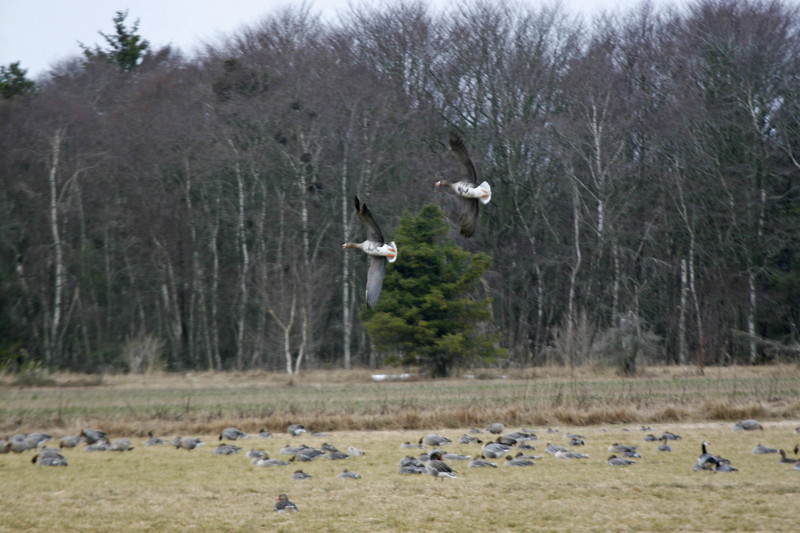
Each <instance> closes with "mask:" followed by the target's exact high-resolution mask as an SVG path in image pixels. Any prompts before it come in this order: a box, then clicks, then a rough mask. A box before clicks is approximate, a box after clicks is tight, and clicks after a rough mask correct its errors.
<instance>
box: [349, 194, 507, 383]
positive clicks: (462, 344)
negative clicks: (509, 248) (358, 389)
mask: <svg viewBox="0 0 800 533" xmlns="http://www.w3.org/2000/svg"><path fill="white" fill-rule="evenodd" d="M448 229H449V228H448V225H447V222H446V221H445V219H444V213H443V212H442V211H441V209H439V208H438V207H437V206H435V205H427V206H425V207H423V208H422V210H421V211H420V213H419V214H418V215H417V216H412V215H410V214H408V213H406V214H405V215H404V216H403V218H402V219H401V220H400V225H399V227H398V229H397V232H396V234H395V236H394V238H393V240H395V241H396V242H397V243H398V247H399V249H400V254H399V257H398V261H397V262H396V263H394V264H393V265H392V268H389V269H388V270H387V272H386V277H385V279H384V285H383V292H382V294H381V297H380V300H378V305H377V306H376V308H375V309H374V310H373V311H369V310H366V307H365V311H364V312H363V314H362V320H363V322H364V326H365V328H366V329H367V331H368V333H369V335H370V338H371V339H372V342H373V343H374V344H375V347H376V348H377V349H378V350H380V351H383V352H386V353H391V354H398V355H400V359H399V361H398V362H402V363H404V364H416V365H419V366H420V367H421V368H422V369H425V370H427V371H428V372H429V373H430V375H431V376H433V377H443V376H447V375H449V374H450V372H451V371H452V370H453V368H454V367H456V366H458V365H465V364H468V363H470V362H474V361H478V360H484V361H490V360H493V359H495V358H497V357H498V356H501V355H502V354H503V353H504V352H505V350H504V349H501V348H498V347H497V346H496V341H497V335H496V334H491V333H487V332H486V331H485V329H486V327H488V323H489V321H490V318H491V310H490V303H491V302H490V300H489V299H488V298H480V296H479V292H480V291H479V290H478V289H479V283H480V279H481V276H482V275H483V274H484V272H486V270H487V269H488V268H489V267H490V265H491V259H490V258H489V256H487V255H486V254H483V253H478V254H472V253H470V252H467V251H466V250H464V249H463V248H461V247H460V246H458V245H457V244H456V243H454V242H453V241H451V240H449V239H446V238H445V235H446V233H447V231H448Z"/></svg>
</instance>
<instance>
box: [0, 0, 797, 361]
mask: <svg viewBox="0 0 800 533" xmlns="http://www.w3.org/2000/svg"><path fill="white" fill-rule="evenodd" d="M115 22H117V23H118V25H117V29H118V30H119V29H120V27H119V22H120V21H119V20H118V19H115ZM122 29H123V32H124V29H125V27H124V25H123V27H122ZM798 30H800V13H799V12H798V8H797V6H796V5H795V4H794V3H793V2H790V1H788V0H786V1H778V0H776V1H768V0H699V1H695V2H692V3H690V4H689V5H688V6H686V7H685V8H682V9H680V10H677V9H675V10H672V9H664V10H660V9H656V8H654V7H652V6H651V5H648V4H647V3H643V4H641V5H640V6H638V7H636V8H635V9H633V10H631V11H628V12H625V13H619V14H616V15H615V16H610V15H609V16H607V17H605V18H600V19H597V20H593V21H581V20H580V19H578V18H576V17H575V16H574V14H572V13H570V12H568V11H566V10H564V9H563V8H560V7H553V6H544V7H540V6H538V4H537V5H536V6H526V5H524V4H522V3H511V2H509V3H507V4H501V3H497V2H480V1H475V2H467V3H456V5H454V6H453V7H451V8H450V9H448V10H446V11H445V12H443V13H435V12H433V11H431V10H429V9H428V8H427V7H426V5H425V4H424V2H413V1H407V2H397V3H393V4H389V5H387V6H383V7H381V8H378V9H370V8H360V9H356V10H353V11H349V12H347V13H346V14H343V16H342V17H341V18H340V19H338V20H337V21H335V22H327V21H323V20H321V19H319V18H317V17H316V16H315V15H314V14H313V13H312V12H310V11H309V10H307V9H306V8H304V7H301V8H291V9H286V10H280V11H274V12H270V13H267V14H265V17H264V18H263V19H262V20H261V21H258V22H254V23H253V24H252V26H250V27H249V28H246V29H243V30H241V31H240V32H238V33H236V34H233V35H230V36H228V37H227V39H226V40H225V42H223V43H217V44H214V45H208V46H207V47H206V49H205V50H204V52H203V53H202V54H201V55H200V56H199V57H197V58H192V59H187V58H185V57H184V56H182V54H181V53H180V51H179V50H175V49H170V48H163V49H159V50H151V49H140V50H139V51H140V52H141V56H140V57H138V58H137V60H136V61H135V62H134V63H131V62H130V57H127V58H126V60H127V61H128V63H126V65H127V66H128V67H130V68H121V64H120V63H119V62H116V61H114V60H113V59H114V56H113V54H107V53H101V50H100V49H99V48H98V49H97V50H95V51H94V52H93V53H87V54H86V56H85V57H75V58H69V59H66V60H65V61H63V62H62V63H61V64H59V65H58V66H56V67H54V68H53V69H52V70H51V72H49V74H48V75H47V76H46V77H45V78H44V79H41V80H37V87H36V91H34V92H32V93H30V94H22V95H17V96H14V97H11V98H7V99H5V100H2V101H0V135H2V137H1V138H0V139H1V140H0V143H2V150H0V179H2V186H0V213H2V216H0V358H1V360H0V364H5V365H6V367H13V366H17V367H19V365H29V364H35V365H43V366H46V367H48V368H53V369H69V370H77V371H102V370H107V369H114V368H118V369H121V368H130V369H132V370H134V371H138V370H142V369H144V368H147V367H148V366H154V365H164V366H166V367H167V368H169V369H176V370H177V369H193V368H197V369H205V368H214V369H224V368H237V369H247V368H267V369H276V370H291V371H294V370H297V369H298V368H301V367H309V368H320V367H325V366H342V365H344V366H345V367H350V366H351V365H366V364H369V363H370V362H371V363H373V364H379V363H380V361H381V357H383V356H385V355H388V354H381V353H376V352H375V350H374V349H373V348H372V346H371V343H370V339H369V336H368V335H367V334H366V332H365V330H364V328H363V327H362V325H361V323H360V322H359V313H360V312H361V311H362V309H363V307H362V304H363V301H364V298H363V287H364V277H365V275H366V272H365V270H366V262H365V261H364V258H363V257H362V256H357V255H356V254H354V253H343V252H342V250H341V243H342V242H345V241H346V240H359V239H362V238H363V228H362V227H361V226H360V222H359V221H358V219H357V217H356V216H355V214H354V212H353V208H352V198H353V196H354V195H355V194H357V195H358V196H359V198H361V199H362V200H364V201H365V202H366V203H368V205H369V206H370V209H371V211H372V212H373V213H374V214H375V215H376V218H378V219H379V220H380V224H381V226H382V227H383V230H384V233H386V234H387V236H390V237H391V236H392V234H393V232H394V229H395V227H396V226H397V223H398V220H399V219H400V217H401V215H402V214H403V213H404V212H409V213H416V212H418V211H419V210H420V209H421V207H422V206H423V205H425V204H427V203H437V204H439V205H441V206H442V207H443V208H444V210H445V212H446V214H447V215H448V217H449V218H450V220H451V221H452V225H453V230H452V234H451V238H452V239H454V240H455V241H456V242H458V243H459V244H460V245H461V246H463V247H464V248H465V249H467V250H469V251H472V252H479V251H480V252H485V253H486V254H488V255H490V256H491V257H492V267H491V269H490V271H489V272H488V273H487V274H486V275H485V276H484V277H483V282H482V284H481V287H482V289H481V291H482V293H481V294H480V295H477V296H478V297H481V298H484V297H490V298H491V301H492V315H491V319H490V322H489V323H487V324H485V328H486V329H487V331H488V330H491V331H493V332H495V333H498V334H499V339H500V341H499V343H500V346H501V347H502V348H505V349H507V350H508V354H509V355H508V360H503V361H498V362H497V364H504V365H531V364H539V363H542V362H563V363H567V364H573V363H584V362H587V361H595V360H603V359H607V358H616V357H619V354H624V357H626V358H629V359H631V360H632V361H634V362H635V360H636V359H639V360H643V361H646V362H658V363H678V364H689V363H699V364H724V363H728V362H749V363H757V362H765V361H772V360H775V359H776V358H784V359H785V358H796V357H797V353H798V350H797V346H798V344H797V343H798V325H800V256H798V247H799V246H800V195H799V193H800V189H798V178H800V33H799V32H798ZM143 37H147V36H146V35H145V36H143ZM107 39H108V37H107ZM109 42H111V41H109ZM134 42H138V43H139V44H140V45H141V43H142V42H143V41H141V40H140V39H137V40H135V41H134ZM452 129H454V130H457V131H458V132H460V134H461V135H462V136H463V138H464V139H465V141H466V143H467V144H468V146H469V147H470V150H471V152H472V154H473V157H474V159H475V160H476V162H477V165H478V168H479V173H480V174H481V175H482V177H483V178H485V179H486V180H487V181H489V182H490V183H491V184H492V189H493V197H492V202H491V203H490V204H489V205H488V206H486V207H485V208H484V209H483V210H482V213H481V220H480V228H479V230H478V233H477V234H476V235H475V237H473V238H472V239H469V240H466V239H463V238H462V237H460V236H459V235H458V231H457V221H458V209H459V205H458V200H457V199H456V198H455V197H453V196H452V195H447V194H443V193H442V191H438V192H437V191H436V190H435V188H434V186H433V183H434V182H435V181H436V180H437V179H440V178H447V177H451V176H452V175H453V173H454V172H455V170H456V169H455V165H454V164H453V162H452V161H451V159H450V155H449V154H448V150H447V133H448V131H449V130H452ZM397 244H398V246H399V249H400V253H399V259H398V261H402V260H403V243H402V242H399V241H398V242H397ZM389 268H391V267H389ZM345 339H347V341H345ZM287 354H288V358H289V361H288V363H287ZM626 364H627V363H626Z"/></svg>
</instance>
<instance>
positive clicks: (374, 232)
mask: <svg viewBox="0 0 800 533" xmlns="http://www.w3.org/2000/svg"><path fill="white" fill-rule="evenodd" d="M354 199H355V206H356V213H358V217H359V218H360V219H361V223H362V224H363V225H364V229H366V230H367V239H368V240H370V241H375V242H378V243H380V244H383V243H384V240H383V233H382V232H381V228H380V227H378V223H377V222H375V219H374V218H373V217H372V213H370V212H369V209H367V204H364V203H361V202H359V201H358V196H356V197H354ZM370 271H372V267H371V266H370ZM381 279H383V274H381Z"/></svg>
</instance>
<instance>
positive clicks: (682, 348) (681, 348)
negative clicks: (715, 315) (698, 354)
mask: <svg viewBox="0 0 800 533" xmlns="http://www.w3.org/2000/svg"><path fill="white" fill-rule="evenodd" d="M687 263H688V261H687V260H686V259H681V260H680V264H681V300H680V301H681V303H680V307H679V308H678V364H681V365H685V364H686V362H687V361H688V359H689V358H688V349H687V345H686V312H687V309H686V306H687V304H688V300H689V299H688V295H689V267H688V265H687Z"/></svg>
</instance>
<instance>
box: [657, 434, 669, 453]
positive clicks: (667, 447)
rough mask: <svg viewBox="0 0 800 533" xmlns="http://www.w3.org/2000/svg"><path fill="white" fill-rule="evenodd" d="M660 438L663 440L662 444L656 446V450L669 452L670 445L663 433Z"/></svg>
mask: <svg viewBox="0 0 800 533" xmlns="http://www.w3.org/2000/svg"><path fill="white" fill-rule="evenodd" d="M661 440H663V441H664V444H662V445H661V446H659V447H658V451H660V452H671V451H672V446H670V445H669V444H668V443H667V441H668V440H669V439H668V438H667V437H666V436H665V435H662V436H661Z"/></svg>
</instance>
